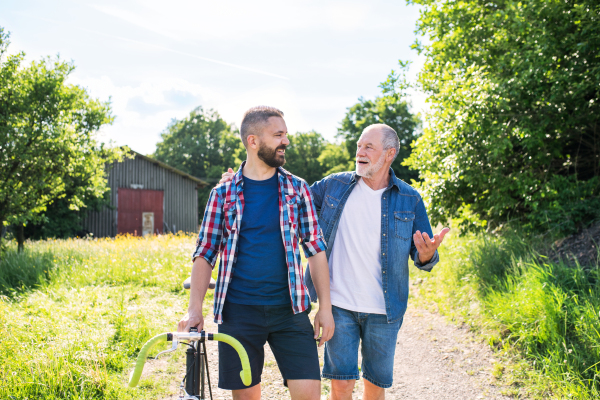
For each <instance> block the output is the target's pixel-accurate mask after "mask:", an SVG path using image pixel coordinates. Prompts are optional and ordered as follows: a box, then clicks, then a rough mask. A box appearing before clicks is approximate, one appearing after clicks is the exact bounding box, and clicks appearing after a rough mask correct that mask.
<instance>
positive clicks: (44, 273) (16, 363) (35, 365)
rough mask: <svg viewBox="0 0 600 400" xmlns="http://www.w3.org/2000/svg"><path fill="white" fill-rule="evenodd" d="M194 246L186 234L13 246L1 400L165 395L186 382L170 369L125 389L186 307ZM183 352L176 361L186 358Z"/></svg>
mask: <svg viewBox="0 0 600 400" xmlns="http://www.w3.org/2000/svg"><path fill="white" fill-rule="evenodd" d="M194 242H195V238H194V237H192V236H188V235H166V236H158V237H153V238H148V239H144V238H135V237H118V238H116V239H100V240H84V239H76V240H51V241H50V240H49V241H40V242H34V243H27V245H26V250H25V252H24V253H22V254H17V253H16V252H15V251H14V250H12V249H11V250H9V252H8V253H7V254H6V255H5V256H4V257H3V259H2V261H1V262H0V295H1V297H0V399H3V400H4V399H7V400H8V399H19V400H21V399H152V398H158V397H160V396H161V395H163V396H164V394H165V392H166V388H167V385H168V384H169V383H170V381H172V380H174V379H178V378H179V379H180V377H179V376H175V375H173V374H172V373H170V372H173V373H174V371H175V369H176V368H174V369H173V371H169V370H165V371H162V373H157V374H154V375H153V376H152V377H150V378H145V379H144V380H142V381H141V382H140V385H139V387H138V388H135V389H129V388H128V387H127V380H128V373H129V372H130V370H131V369H132V366H133V361H134V360H135V357H136V356H137V353H138V351H139V349H140V348H141V346H142V345H143V344H144V343H145V341H146V340H147V339H149V338H150V337H152V336H153V335H155V334H158V333H161V332H165V331H172V330H174V329H175V327H176V323H177V321H178V320H179V319H180V318H181V316H182V315H183V313H184V312H185V310H187V301H188V294H187V293H186V292H184V290H183V289H182V281H183V280H184V279H185V278H186V277H188V276H189V273H190V270H191V261H190V255H191V253H192V251H193V247H194ZM208 296H210V297H211V298H207V301H206V304H207V307H208V305H210V304H212V292H211V293H209V294H208ZM159 347H160V346H157V348H155V349H153V351H154V352H155V353H156V352H158V351H160V350H161V349H160V348H159ZM164 347H165V348H166V344H165V346H164ZM179 353H181V352H175V353H172V355H170V357H172V358H177V357H179V359H177V360H173V361H174V362H173V363H171V364H174V363H175V362H183V361H182V359H181V357H184V356H182V355H181V354H179ZM168 357H169V356H168Z"/></svg>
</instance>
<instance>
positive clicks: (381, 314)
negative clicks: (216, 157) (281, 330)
mask: <svg viewBox="0 0 600 400" xmlns="http://www.w3.org/2000/svg"><path fill="white" fill-rule="evenodd" d="M399 148H400V142H399V140H398V135H397V134H396V132H395V131H394V130H393V129H392V128H391V127H389V126H388V125H384V124H375V125H370V126H368V127H367V128H366V129H365V130H364V131H363V133H362V135H361V136H360V139H359V140H358V143H357V149H356V171H355V172H342V173H338V174H333V175H330V176H327V177H326V178H324V179H323V180H321V181H318V182H315V183H314V184H313V185H312V186H311V191H312V194H313V197H314V202H315V206H316V208H317V211H318V212H319V220H320V225H321V228H322V229H323V236H324V238H325V241H326V242H327V244H328V246H327V252H326V253H327V258H328V260H329V268H330V277H331V278H330V279H331V303H332V304H333V318H334V321H335V324H336V329H335V334H334V335H333V337H332V338H331V340H330V341H329V342H327V343H326V344H325V365H324V366H323V374H322V376H323V378H328V379H331V380H332V382H331V400H351V399H352V390H353V388H354V385H355V382H356V380H357V379H359V378H360V376H359V370H358V348H359V343H361V354H362V366H361V371H362V375H363V381H364V388H365V389H364V393H363V400H381V399H384V398H385V389H386V388H389V387H390V386H391V385H392V377H393V369H394V353H395V349H396V339H397V336H398V331H399V330H400V326H401V325H402V319H403V317H404V312H405V311H406V305H407V300H408V258H409V257H410V258H412V259H413V260H414V264H415V266H416V267H417V268H419V269H422V270H425V271H430V270H431V269H432V268H433V266H434V265H435V264H436V263H437V262H438V261H439V256H438V253H437V248H438V247H439V245H440V244H441V242H442V240H443V238H444V235H446V233H447V232H448V231H449V229H448V228H444V229H442V231H441V232H440V233H439V234H438V235H435V236H434V235H433V234H432V230H431V225H430V223H429V219H428V218H427V213H426V211H425V206H424V204H423V200H422V199H421V196H420V195H419V193H418V192H417V191H416V190H415V189H413V188H412V187H411V186H409V185H408V184H406V183H404V182H403V181H402V180H400V179H398V178H396V176H395V175H394V171H393V170H392V169H391V165H392V162H393V161H394V159H395V158H396V155H397V154H398V150H399ZM224 179H230V174H224ZM306 275H307V276H306V284H307V286H308V288H309V293H310V296H311V299H312V300H313V301H316V299H317V293H316V291H315V290H314V288H315V286H314V284H313V281H314V279H311V278H314V277H312V273H311V271H309V270H307V271H306Z"/></svg>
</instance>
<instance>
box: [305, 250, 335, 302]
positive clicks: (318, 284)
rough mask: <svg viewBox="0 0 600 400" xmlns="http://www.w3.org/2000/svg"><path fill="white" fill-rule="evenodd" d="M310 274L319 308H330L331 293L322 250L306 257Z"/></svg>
mask: <svg viewBox="0 0 600 400" xmlns="http://www.w3.org/2000/svg"><path fill="white" fill-rule="evenodd" d="M308 267H309V268H310V276H311V277H312V280H313V283H314V284H315V289H316V291H317V297H318V298H319V309H324V308H328V309H331V294H330V289H329V265H328V264H327V256H326V255H325V252H324V251H321V252H320V253H317V254H316V255H314V256H312V257H310V258H309V259H308Z"/></svg>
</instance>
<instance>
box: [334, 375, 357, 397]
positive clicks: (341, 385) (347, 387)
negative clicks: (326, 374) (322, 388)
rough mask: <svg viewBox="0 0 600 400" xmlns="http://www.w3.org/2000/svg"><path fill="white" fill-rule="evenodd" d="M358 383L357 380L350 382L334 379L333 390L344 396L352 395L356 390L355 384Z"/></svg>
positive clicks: (350, 380)
mask: <svg viewBox="0 0 600 400" xmlns="http://www.w3.org/2000/svg"><path fill="white" fill-rule="evenodd" d="M355 383H356V380H354V379H349V380H339V379H332V380H331V390H332V391H334V392H337V393H340V394H344V393H352V390H354V384H355Z"/></svg>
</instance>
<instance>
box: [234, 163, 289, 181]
mask: <svg viewBox="0 0 600 400" xmlns="http://www.w3.org/2000/svg"><path fill="white" fill-rule="evenodd" d="M244 165H246V161H244V162H242V165H240V168H238V170H237V172H236V173H235V175H234V176H233V179H232V183H233V184H234V185H236V186H237V185H239V184H240V182H242V180H243V178H244V175H243V174H242V171H243V169H244ZM277 173H278V174H279V175H280V176H281V175H283V176H288V177H289V176H292V174H291V173H290V172H289V171H287V170H285V169H283V168H281V167H278V168H277Z"/></svg>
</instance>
